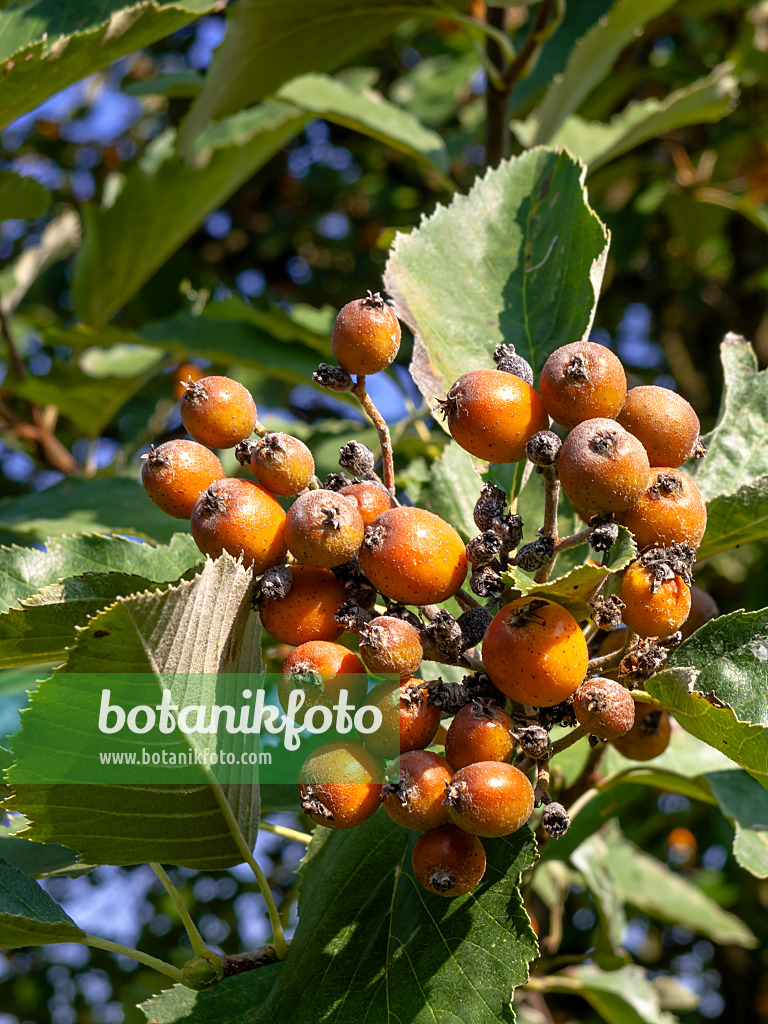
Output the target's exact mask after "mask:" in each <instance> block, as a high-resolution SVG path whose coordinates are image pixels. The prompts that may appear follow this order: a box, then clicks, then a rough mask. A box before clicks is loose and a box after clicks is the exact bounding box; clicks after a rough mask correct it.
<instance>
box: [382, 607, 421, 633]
mask: <svg viewBox="0 0 768 1024" xmlns="http://www.w3.org/2000/svg"><path fill="white" fill-rule="evenodd" d="M387 615H389V616H391V617H392V618H393V619H402V620H403V622H410V624H411V625H412V626H413V627H414V628H415V629H423V628H424V623H423V622H422V621H421V619H420V618H419V617H418V615H416V613H415V612H412V611H411V610H410V608H406V606H405V605H404V604H400V603H398V602H393V603H392V604H389V603H388V604H387Z"/></svg>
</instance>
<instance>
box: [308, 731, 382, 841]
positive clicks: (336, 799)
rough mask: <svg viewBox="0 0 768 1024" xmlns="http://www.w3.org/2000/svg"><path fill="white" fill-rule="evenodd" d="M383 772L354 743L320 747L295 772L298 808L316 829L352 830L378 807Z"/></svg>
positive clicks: (377, 761) (372, 759)
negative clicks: (296, 774)
mask: <svg viewBox="0 0 768 1024" xmlns="http://www.w3.org/2000/svg"><path fill="white" fill-rule="evenodd" d="M383 770H384V769H383V765H382V764H381V762H380V761H379V759H378V758H377V757H375V756H374V755H373V754H372V753H371V752H370V751H369V750H366V748H365V747H364V746H363V745H362V744H361V743H358V742H356V741H355V740H335V741H333V742H331V743H324V744H323V746H321V747H318V748H317V750H314V751H313V752H312V753H311V754H310V755H309V757H308V758H307V759H306V761H305V762H304V764H303V765H302V766H301V768H300V769H299V796H300V798H301V808H302V810H303V811H304V813H305V814H307V815H309V817H310V818H311V819H312V820H313V821H314V822H316V823H317V824H318V825H325V826H326V827H327V828H354V827H355V826H356V825H360V824H362V822H364V821H365V820H366V819H367V818H370V817H371V815H372V814H374V813H375V811H376V809H377V807H378V806H379V804H380V803H381V779H382V776H383Z"/></svg>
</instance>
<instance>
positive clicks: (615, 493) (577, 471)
mask: <svg viewBox="0 0 768 1024" xmlns="http://www.w3.org/2000/svg"><path fill="white" fill-rule="evenodd" d="M558 472H559V474H560V483H561V484H562V487H563V490H564V491H565V493H566V495H567V496H568V498H570V500H571V502H572V503H573V504H574V506H575V507H576V508H579V509H588V510H589V511H590V512H591V513H592V515H596V514H597V513H598V512H622V511H623V510H624V509H626V508H629V507H630V505H634V503H635V502H636V501H637V500H638V499H639V498H640V497H641V496H642V495H643V494H644V492H645V491H646V490H647V488H648V485H649V483H650V480H651V467H650V465H649V463H648V456H647V455H646V454H645V449H644V448H643V446H642V445H641V444H640V442H639V441H638V440H637V438H635V437H633V436H632V434H629V433H628V432H627V431H626V430H624V428H623V427H621V426H619V424H618V423H616V422H615V421H614V420H607V419H594V420H584V422H583V423H579V425H578V426H577V427H574V428H573V430H572V431H571V432H570V434H569V435H568V437H566V439H565V441H564V442H563V448H562V451H561V452H560V460H559V462H558Z"/></svg>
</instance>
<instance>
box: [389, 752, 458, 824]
mask: <svg viewBox="0 0 768 1024" xmlns="http://www.w3.org/2000/svg"><path fill="white" fill-rule="evenodd" d="M452 774H453V772H452V771H451V766H450V765H449V764H448V762H447V761H446V760H445V759H444V758H442V757H439V756H438V755H437V754H433V753H432V752H431V751H429V750H409V751H407V752H406V753H405V754H401V755H400V757H398V758H397V760H396V761H393V762H392V764H391V765H389V767H388V768H387V774H386V776H385V781H384V786H383V787H382V801H381V802H382V804H383V806H384V810H385V811H386V812H387V814H388V815H389V817H390V818H391V819H392V821H394V823H395V824H396V825H400V827H401V828H411V829H415V830H416V831H417V832H426V831H427V829H430V828H437V827H438V826H439V825H445V824H447V822H448V807H447V805H446V804H445V787H446V786H447V785H448V783H449V782H450V781H451V775H452Z"/></svg>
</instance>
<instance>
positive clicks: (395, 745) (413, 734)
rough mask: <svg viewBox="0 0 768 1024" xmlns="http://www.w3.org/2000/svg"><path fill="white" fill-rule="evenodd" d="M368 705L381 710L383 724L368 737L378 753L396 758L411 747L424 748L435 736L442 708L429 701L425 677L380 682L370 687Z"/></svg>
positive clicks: (366, 739) (414, 748) (411, 748)
mask: <svg viewBox="0 0 768 1024" xmlns="http://www.w3.org/2000/svg"><path fill="white" fill-rule="evenodd" d="M365 703H366V705H368V706H372V707H377V708H378V709H379V711H381V716H382V721H381V727H380V728H379V729H378V730H377V731H376V732H372V733H369V734H368V735H367V736H366V737H365V743H366V746H368V747H370V749H371V750H372V751H373V752H374V753H375V754H380V755H381V756H382V757H386V758H388V759H389V758H393V757H397V756H398V755H399V754H404V753H406V751H408V750H423V749H424V747H428V746H429V744H430V743H431V742H432V740H433V739H434V738H435V733H436V732H437V727H438V726H439V725H440V711H439V710H438V708H434V707H431V706H430V705H429V704H427V688H426V686H425V685H424V680H423V679H403V680H401V682H400V683H399V684H398V683H393V682H388V681H385V682H383V683H379V684H378V685H377V686H374V688H373V689H372V690H371V691H370V693H369V694H368V696H367V697H366V700H365Z"/></svg>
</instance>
